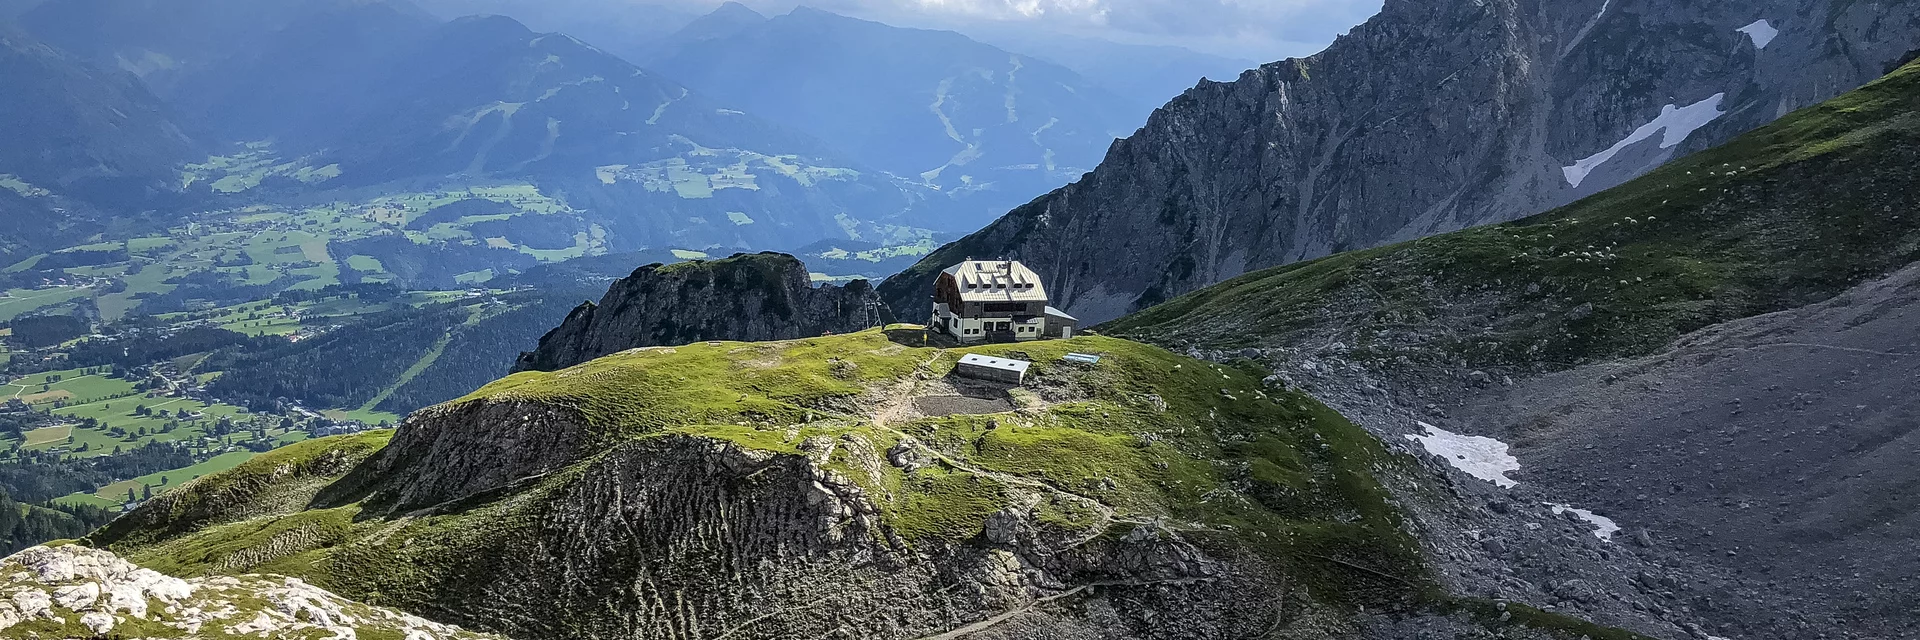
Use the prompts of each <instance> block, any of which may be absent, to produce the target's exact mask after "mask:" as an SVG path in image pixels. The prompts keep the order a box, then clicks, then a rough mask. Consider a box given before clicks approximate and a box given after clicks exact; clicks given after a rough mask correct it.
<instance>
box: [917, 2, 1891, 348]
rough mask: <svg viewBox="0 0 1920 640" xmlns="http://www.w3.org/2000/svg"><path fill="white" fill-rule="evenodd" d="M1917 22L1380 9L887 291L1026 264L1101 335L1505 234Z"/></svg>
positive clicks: (1474, 7)
mask: <svg viewBox="0 0 1920 640" xmlns="http://www.w3.org/2000/svg"><path fill="white" fill-rule="evenodd" d="M1916 19H1917V18H1916V14H1915V12H1914V10H1913V7H1912V6H1911V5H1910V4H1907V3H1892V4H1860V3H1838V4H1836V3H1828V2H1815V1H1811V0H1775V1H1771V2H1763V3H1691V2H1654V3H1620V2H1612V1H1610V0H1592V1H1582V2H1558V3H1546V2H1537V1H1533V0H1501V1H1495V2H1480V3H1451V4H1428V3H1416V2H1388V3H1387V4H1386V6H1385V8H1384V9H1383V10H1382V11H1381V13H1380V14H1379V15H1378V16H1376V17H1374V18H1373V19H1371V20H1369V21H1367V23H1365V24H1363V25H1361V26H1359V27H1357V28H1355V29H1354V30H1353V31H1352V32H1351V33H1349V34H1347V35H1345V36H1342V37H1341V38H1339V39H1338V40H1337V41H1335V42H1334V43H1333V44H1332V45H1331V46H1329V47H1328V48H1327V49H1326V50H1325V51H1323V52H1321V53H1319V54H1316V55H1314V56H1311V57H1308V58H1303V59H1296V60H1287V61H1283V62H1277V63H1273V64H1269V65H1265V66H1263V67H1261V68H1260V69H1259V70H1258V71H1256V72H1254V73H1250V74H1247V75H1245V76H1242V77H1241V78H1240V79H1238V80H1236V81H1233V82H1230V83H1211V82H1210V83H1204V84H1202V85H1201V86H1200V87H1198V88H1196V89H1195V90H1193V91H1189V92H1187V93H1186V94H1185V95H1183V96H1181V97H1179V98H1177V99H1175V100H1174V101H1173V102H1170V103H1168V104H1167V106H1165V107H1163V108H1162V109H1160V110H1159V111H1158V112H1156V113H1155V114H1154V116H1153V117H1152V118H1150V119H1149V120H1148V122H1147V125H1146V127H1145V128H1144V129H1142V130H1141V131H1140V132H1139V133H1137V134H1135V135H1134V136H1132V137H1130V138H1128V139H1126V140H1123V141H1121V142H1120V143H1118V144H1116V145H1115V146H1114V147H1113V149H1112V151H1111V153H1109V154H1108V156H1107V158H1106V160H1105V161H1103V162H1102V163H1101V165H1100V166H1099V168H1097V169H1095V170H1094V171H1093V172H1092V173H1091V174H1088V175H1087V176H1085V177H1084V178H1082V179H1081V180H1079V181H1077V182H1075V183H1073V184H1071V185H1069V186H1067V187H1065V188H1062V189H1060V190H1058V191H1055V192H1054V193H1052V194H1050V195H1048V196H1046V197H1044V198H1041V199H1038V200H1036V201H1034V202H1032V203H1030V204H1028V205H1025V206H1022V207H1020V208H1018V209H1015V210H1014V211H1013V212H1011V213H1009V214H1008V215H1007V216H1006V217H1004V218H1002V219H1000V220H999V221H996V222H995V223H994V224H992V225H989V226H988V227H987V228H985V229H983V230H981V231H980V232H978V233H975V234H973V235H971V236H969V237H967V238H966V239H963V240H961V241H959V242H956V243H954V244H952V245H950V246H948V247H946V248H944V249H942V250H941V251H938V252H936V253H934V254H932V255H931V256H929V257H928V258H927V259H925V260H924V261H923V262H922V263H921V264H920V265H917V266H916V267H914V268H913V269H911V270H909V271H908V272H906V273H905V274H903V275H902V276H900V277H896V278H895V279H894V280H892V281H890V282H889V283H887V284H885V285H883V286H882V292H883V294H885V295H886V296H887V298H888V301H889V302H890V303H892V304H893V305H894V306H895V307H896V308H905V307H904V305H905V304H906V303H907V300H908V299H909V298H911V297H913V296H917V295H919V292H921V291H924V290H927V288H928V286H929V283H930V282H931V281H932V280H931V278H932V274H933V273H934V272H936V271H938V270H939V269H940V268H942V267H943V266H944V265H947V264H952V263H953V262H956V261H958V260H960V259H963V258H965V257H966V256H996V257H1009V258H1018V259H1021V260H1024V261H1026V262H1028V263H1029V264H1030V265H1034V266H1036V268H1038V269H1039V271H1040V272H1041V273H1043V274H1046V277H1047V278H1048V290H1049V291H1050V292H1051V293H1053V295H1054V296H1055V301H1056V303H1057V304H1062V305H1064V306H1063V308H1064V309H1066V310H1067V311H1069V312H1071V313H1073V314H1075V315H1077V316H1079V317H1081V318H1083V319H1089V320H1093V321H1104V320H1109V319H1113V318H1116V317H1119V316H1121V315H1124V314H1125V313H1127V312H1129V311H1133V310H1137V309H1142V308H1145V307H1148V306H1152V305H1153V304H1156V303H1158V302H1162V301H1165V300H1168V299H1171V298H1173V297H1175V296H1178V295H1180V294H1182V293H1186V292H1188V291H1192V290H1195V289H1197V288H1199V287H1202V286H1205V285H1207V284H1211V283H1214V282H1219V281H1221V280H1224V279H1227V278H1231V277H1233V276H1236V275H1239V274H1241V273H1245V272H1247V271H1249V270H1253V269H1258V268H1262V267H1268V266H1274V265H1280V264H1286V263H1290V262H1296V261H1300V260H1304V259H1309V258H1315V257H1320V256H1324V255H1328V254H1332V253H1337V252H1341V251H1347V250H1353V249H1364V248H1368V247H1373V246H1379V245H1381V244H1384V243H1388V242H1393V241H1399V240H1407V239H1412V238H1417V237H1421V236H1425V235H1430V234H1433V233H1436V232H1442V231H1448V230H1453V229H1460V228H1464V227H1468V226H1472V225H1477V224H1485V223H1491V222H1501V221H1506V220H1512V219H1515V218H1518V217H1520V216H1524V215H1528V214H1532V213H1537V212H1540V211H1543V210H1545V209H1548V208H1551V207H1553V206H1557V205H1561V204H1566V203H1568V202H1572V201H1574V200H1576V199H1578V198H1581V197H1584V196H1587V195H1590V194H1593V193H1597V192H1599V191H1601V190H1604V189H1606V188H1608V187H1611V186H1614V185H1617V184H1620V183H1621V182H1623V181H1625V180H1626V179H1628V178H1631V177H1633V176H1636V175H1640V174H1642V173H1644V172H1646V171H1647V170H1649V169H1651V168H1653V167H1655V166H1659V165H1660V164H1661V163H1663V162H1666V161H1668V160H1670V159H1672V158H1675V157H1679V156H1682V155H1685V154H1687V153H1690V152H1692V151H1696V150H1699V149H1703V148H1706V147H1708V146H1711V145H1713V144H1716V143H1719V142H1722V141H1725V140H1727V139H1729V138H1730V137H1732V136H1733V135H1736V134H1738V133H1740V132H1743V131H1747V130H1750V129H1752V128H1754V127H1756V126H1759V125H1761V124H1765V123H1767V122H1769V121H1771V120H1773V119H1774V118H1777V117H1779V116H1780V115H1782V114H1784V113H1787V112H1789V111H1791V110H1793V109H1795V108H1798V107H1801V106H1805V105H1809V104H1813V103H1816V102H1819V101H1820V100H1823V99H1825V98H1828V97H1831V96H1833V95H1836V94H1838V93H1840V92H1842V91H1846V90H1847V89H1850V88H1852V87H1855V86H1858V85H1860V84H1862V83H1865V82H1867V81H1869V80H1871V79H1873V78H1876V77H1878V76H1879V75H1881V74H1883V73H1886V72H1887V71H1888V70H1889V68H1890V67H1891V65H1892V64H1893V63H1894V62H1895V61H1897V60H1899V59H1900V58H1901V57H1902V56H1903V55H1904V54H1906V53H1907V52H1909V51H1913V50H1914V49H1915V48H1916V47H1920V42H1916V35H1915V34H1916V33H1920V30H1916V28H1915V24H1916V23H1915V20H1916ZM1384 69H1391V70H1392V72H1391V73H1385V72H1383V71H1382V70H1384Z"/></svg>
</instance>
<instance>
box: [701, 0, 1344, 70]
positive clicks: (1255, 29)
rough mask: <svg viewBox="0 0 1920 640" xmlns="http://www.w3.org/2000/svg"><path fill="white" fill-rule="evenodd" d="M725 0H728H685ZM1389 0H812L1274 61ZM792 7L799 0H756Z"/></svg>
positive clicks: (843, 9) (953, 24)
mask: <svg viewBox="0 0 1920 640" xmlns="http://www.w3.org/2000/svg"><path fill="white" fill-rule="evenodd" d="M680 2H682V3H689V4H696V5H697V4H706V5H709V6H711V5H718V4H719V2H720V0H680ZM1380 2H1381V0H804V2H801V3H804V4H808V5H810V6H814V7H818V8H820V9H825V10H828V11H834V12H838V13H844V14H848V15H853V16H858V17H864V18H870V19H876V20H882V21H886V22H892V23H895V24H903V25H910V26H919V27H933V28H950V29H955V30H960V31H965V30H966V28H967V27H969V26H981V25H983V24H992V23H1000V24H1001V26H1004V27H1017V28H1023V29H1030V30H1032V29H1038V30H1051V31H1058V32H1061V33H1068V34H1073V35H1079V36H1092V37H1101V38H1107V39H1111V40H1118V41H1122V42H1134V43H1151V44H1177V45H1182V46H1187V47H1189V48H1193V49H1198V50H1202V51H1206V52H1208V53H1214V54H1217V55H1227V56H1231V57H1235V58H1244V59H1252V60H1261V61H1270V60H1277V59H1280V58H1283V57H1288V56H1299V55H1306V54H1310V53H1313V52H1315V51H1317V50H1319V49H1320V48H1321V47H1324V46H1326V44H1327V43H1328V42H1331V41H1332V40H1333V37H1334V36H1336V35H1338V34H1340V33H1344V32H1346V31H1347V30H1348V29H1350V28H1352V27H1353V26H1354V25H1356V24H1359V23H1360V22H1362V21H1364V20H1366V19H1367V18H1368V17H1369V16H1372V15H1373V14H1374V13H1377V12H1379V10H1380ZM747 4H750V5H753V6H755V8H759V9H763V10H770V11H774V12H780V11H784V10H786V9H789V8H791V7H792V6H793V5H794V4H796V1H795V0H748V1H747Z"/></svg>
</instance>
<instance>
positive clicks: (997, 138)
mask: <svg viewBox="0 0 1920 640" xmlns="http://www.w3.org/2000/svg"><path fill="white" fill-rule="evenodd" d="M655 49H656V50H655V52H654V53H652V54H651V55H649V56H648V57H647V58H645V59H642V60H640V61H639V62H640V64H641V65H642V66H645V67H647V68H650V69H654V70H657V71H659V72H660V73H662V74H665V75H667V76H668V77H672V78H674V79H676V80H679V81H681V82H684V83H686V84H687V85H688V86H690V87H692V88H693V89H694V90H696V91H699V92H701V93H703V94H706V95H710V96H714V97H715V98H716V99H719V100H723V101H725V102H727V103H728V104H733V105H737V106H739V108H741V109H745V110H746V111H748V112H750V113H759V114H766V115H767V117H769V118H771V119H773V120H775V121H777V122H780V123H781V124H784V125H787V126H790V127H793V128H794V129H796V130H799V131H805V132H808V133H810V134H812V135H814V136H815V137H817V138H820V139H822V140H829V141H832V143H833V144H834V145H835V146H836V147H838V148H841V149H845V150H846V151H847V152H848V153H849V154H851V155H852V157H853V158H855V159H856V160H858V161H860V162H861V163H862V164H863V165H866V166H872V167H877V168H879V169H881V170H883V171H886V172H888V173H890V174H893V175H896V176H901V177H904V178H907V179H909V180H913V181H917V182H920V183H922V184H925V185H927V186H928V187H930V188H932V189H934V190H936V191H937V192H938V193H939V194H941V195H942V196H944V197H945V198H946V199H948V200H951V201H954V208H955V210H956V211H957V212H956V213H955V214H953V215H954V216H955V220H954V223H955V224H953V225H951V226H949V227H945V228H949V229H952V228H964V229H973V228H978V227H979V226H980V225H982V224H985V223H986V222H987V221H989V220H991V219H992V218H993V217H995V216H998V215H999V214H1000V213H1003V212H1005V210H1006V209H1009V208H1011V207H1013V206H1015V205H1018V204H1020V203H1023V202H1026V201H1027V200H1030V199H1032V198H1033V197H1034V196H1036V195H1039V194H1041V193H1044V192H1046V191H1047V190H1048V189H1050V188H1052V187H1053V186H1054V185H1058V184H1060V183H1062V182H1065V181H1067V180H1071V179H1072V178H1074V177H1077V176H1079V175H1080V174H1082V173H1085V172H1086V171H1087V170H1088V169H1091V168H1092V167H1093V165H1094V164H1095V163H1097V162H1098V161H1099V158H1100V156H1101V154H1103V153H1105V152H1106V149H1107V146H1108V145H1109V144H1111V143H1112V140H1113V139H1114V138H1115V137H1116V136H1117V135H1120V134H1121V133H1123V132H1124V131H1126V130H1128V129H1130V128H1131V127H1132V126H1134V125H1135V124H1137V121H1136V120H1135V119H1134V116H1135V114H1134V113H1132V110H1131V109H1128V108H1126V107H1125V104H1126V103H1127V101H1126V100H1124V99H1122V98H1121V97H1120V96H1119V95H1117V94H1114V93H1112V92H1109V91H1107V90H1105V89H1103V88H1100V87H1098V86H1095V85H1093V84H1092V83H1089V82H1087V81H1086V80H1085V79H1083V78H1081V77H1080V76H1079V75H1078V74H1076V73H1074V72H1073V71H1071V70H1068V69H1066V68H1064V67H1060V66H1058V65H1054V64H1052V63H1048V62H1044V61H1041V60H1038V59H1035V58H1031V57H1028V56H1023V55H1018V54H1013V53H1008V52H1006V51H1003V50H1001V49H997V48H995V47H992V46H990V45H986V44H981V43H979V42H977V41H974V40H972V39H969V38H967V37H965V36H962V35H960V34H957V33H953V32H944V31H924V30H914V29H902V28H898V27H891V26H887V25H884V24H880V23H877V22H868V21H864V20H856V19H853V18H847V17H844V16H840V15H836V14H832V13H828V12H825V11H819V10H815V9H809V8H806V7H801V8H798V9H794V10H793V11H792V12H790V13H787V14H785V15H780V16H775V17H772V18H767V17H764V16H762V15H760V14H758V13H755V12H753V11H752V10H751V9H748V8H746V7H745V6H742V5H739V4H731V3H730V4H727V5H723V6H722V7H721V8H720V9H719V10H717V11H715V12H714V13H712V14H709V15H707V16H705V17H702V18H700V19H698V20H696V21H694V22H693V23H692V24H690V25H688V26H687V27H686V28H685V29H683V30H682V31H681V32H680V33H678V34H676V35H674V36H673V37H672V38H670V39H668V40H667V41H665V42H662V43H660V44H659V45H657V46H656V48H655Z"/></svg>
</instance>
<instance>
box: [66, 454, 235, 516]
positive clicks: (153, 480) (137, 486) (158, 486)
mask: <svg viewBox="0 0 1920 640" xmlns="http://www.w3.org/2000/svg"><path fill="white" fill-rule="evenodd" d="M256 455H259V454H256V453H254V452H252V451H232V452H228V453H222V454H220V455H217V456H214V457H212V458H209V459H207V461H206V462H202V463H200V464H196V465H193V466H191V467H187V468H184V469H174V470H172V471H162V472H160V473H153V474H148V475H144V476H140V477H138V478H133V479H130V480H121V481H119V482H115V483H113V484H110V485H107V486H104V487H100V489H99V490H96V491H94V492H93V493H90V494H88V493H76V494H72V495H69V496H65V497H62V498H57V499H56V500H59V501H62V502H69V501H80V502H90V503H93V504H99V503H98V502H94V501H92V500H86V499H85V498H86V497H88V496H91V497H92V498H96V499H98V500H100V501H104V502H106V503H108V504H114V505H117V504H120V503H121V502H123V501H125V500H126V499H127V490H129V489H131V490H133V492H134V495H135V496H139V495H141V493H142V492H141V487H144V486H152V487H153V494H154V495H160V494H161V493H162V492H164V491H165V490H167V489H172V488H174V487H177V486H180V484H181V483H184V482H187V481H188V480H192V479H194V478H198V477H200V476H204V475H208V474H213V473H219V472H222V471H226V470H228V469H232V468H234V467H237V466H240V463H242V462H246V461H248V460H251V459H252V458H253V457H254V456H256ZM161 478H165V479H166V483H165V484H162V483H161V482H160V480H161Z"/></svg>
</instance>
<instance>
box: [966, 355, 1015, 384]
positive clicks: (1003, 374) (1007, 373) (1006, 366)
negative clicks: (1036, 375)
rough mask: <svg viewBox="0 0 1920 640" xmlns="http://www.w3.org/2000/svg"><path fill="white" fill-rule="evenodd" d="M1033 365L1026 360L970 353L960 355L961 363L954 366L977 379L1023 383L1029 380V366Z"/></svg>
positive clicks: (968, 376) (969, 376)
mask: <svg viewBox="0 0 1920 640" xmlns="http://www.w3.org/2000/svg"><path fill="white" fill-rule="evenodd" d="M1031 366H1033V363H1031V362H1027V361H1025V360H1008V359H1006V358H994V357H990V356H983V355H979V354H973V353H969V354H967V355H964V356H961V357H960V364H959V365H958V366H956V367H955V368H954V372H955V373H958V374H960V375H961V376H963V377H967V378H974V379H976V380H991V381H993V382H1004V383H1007V384H1022V383H1025V382H1026V381H1027V368H1028V367H1031Z"/></svg>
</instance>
